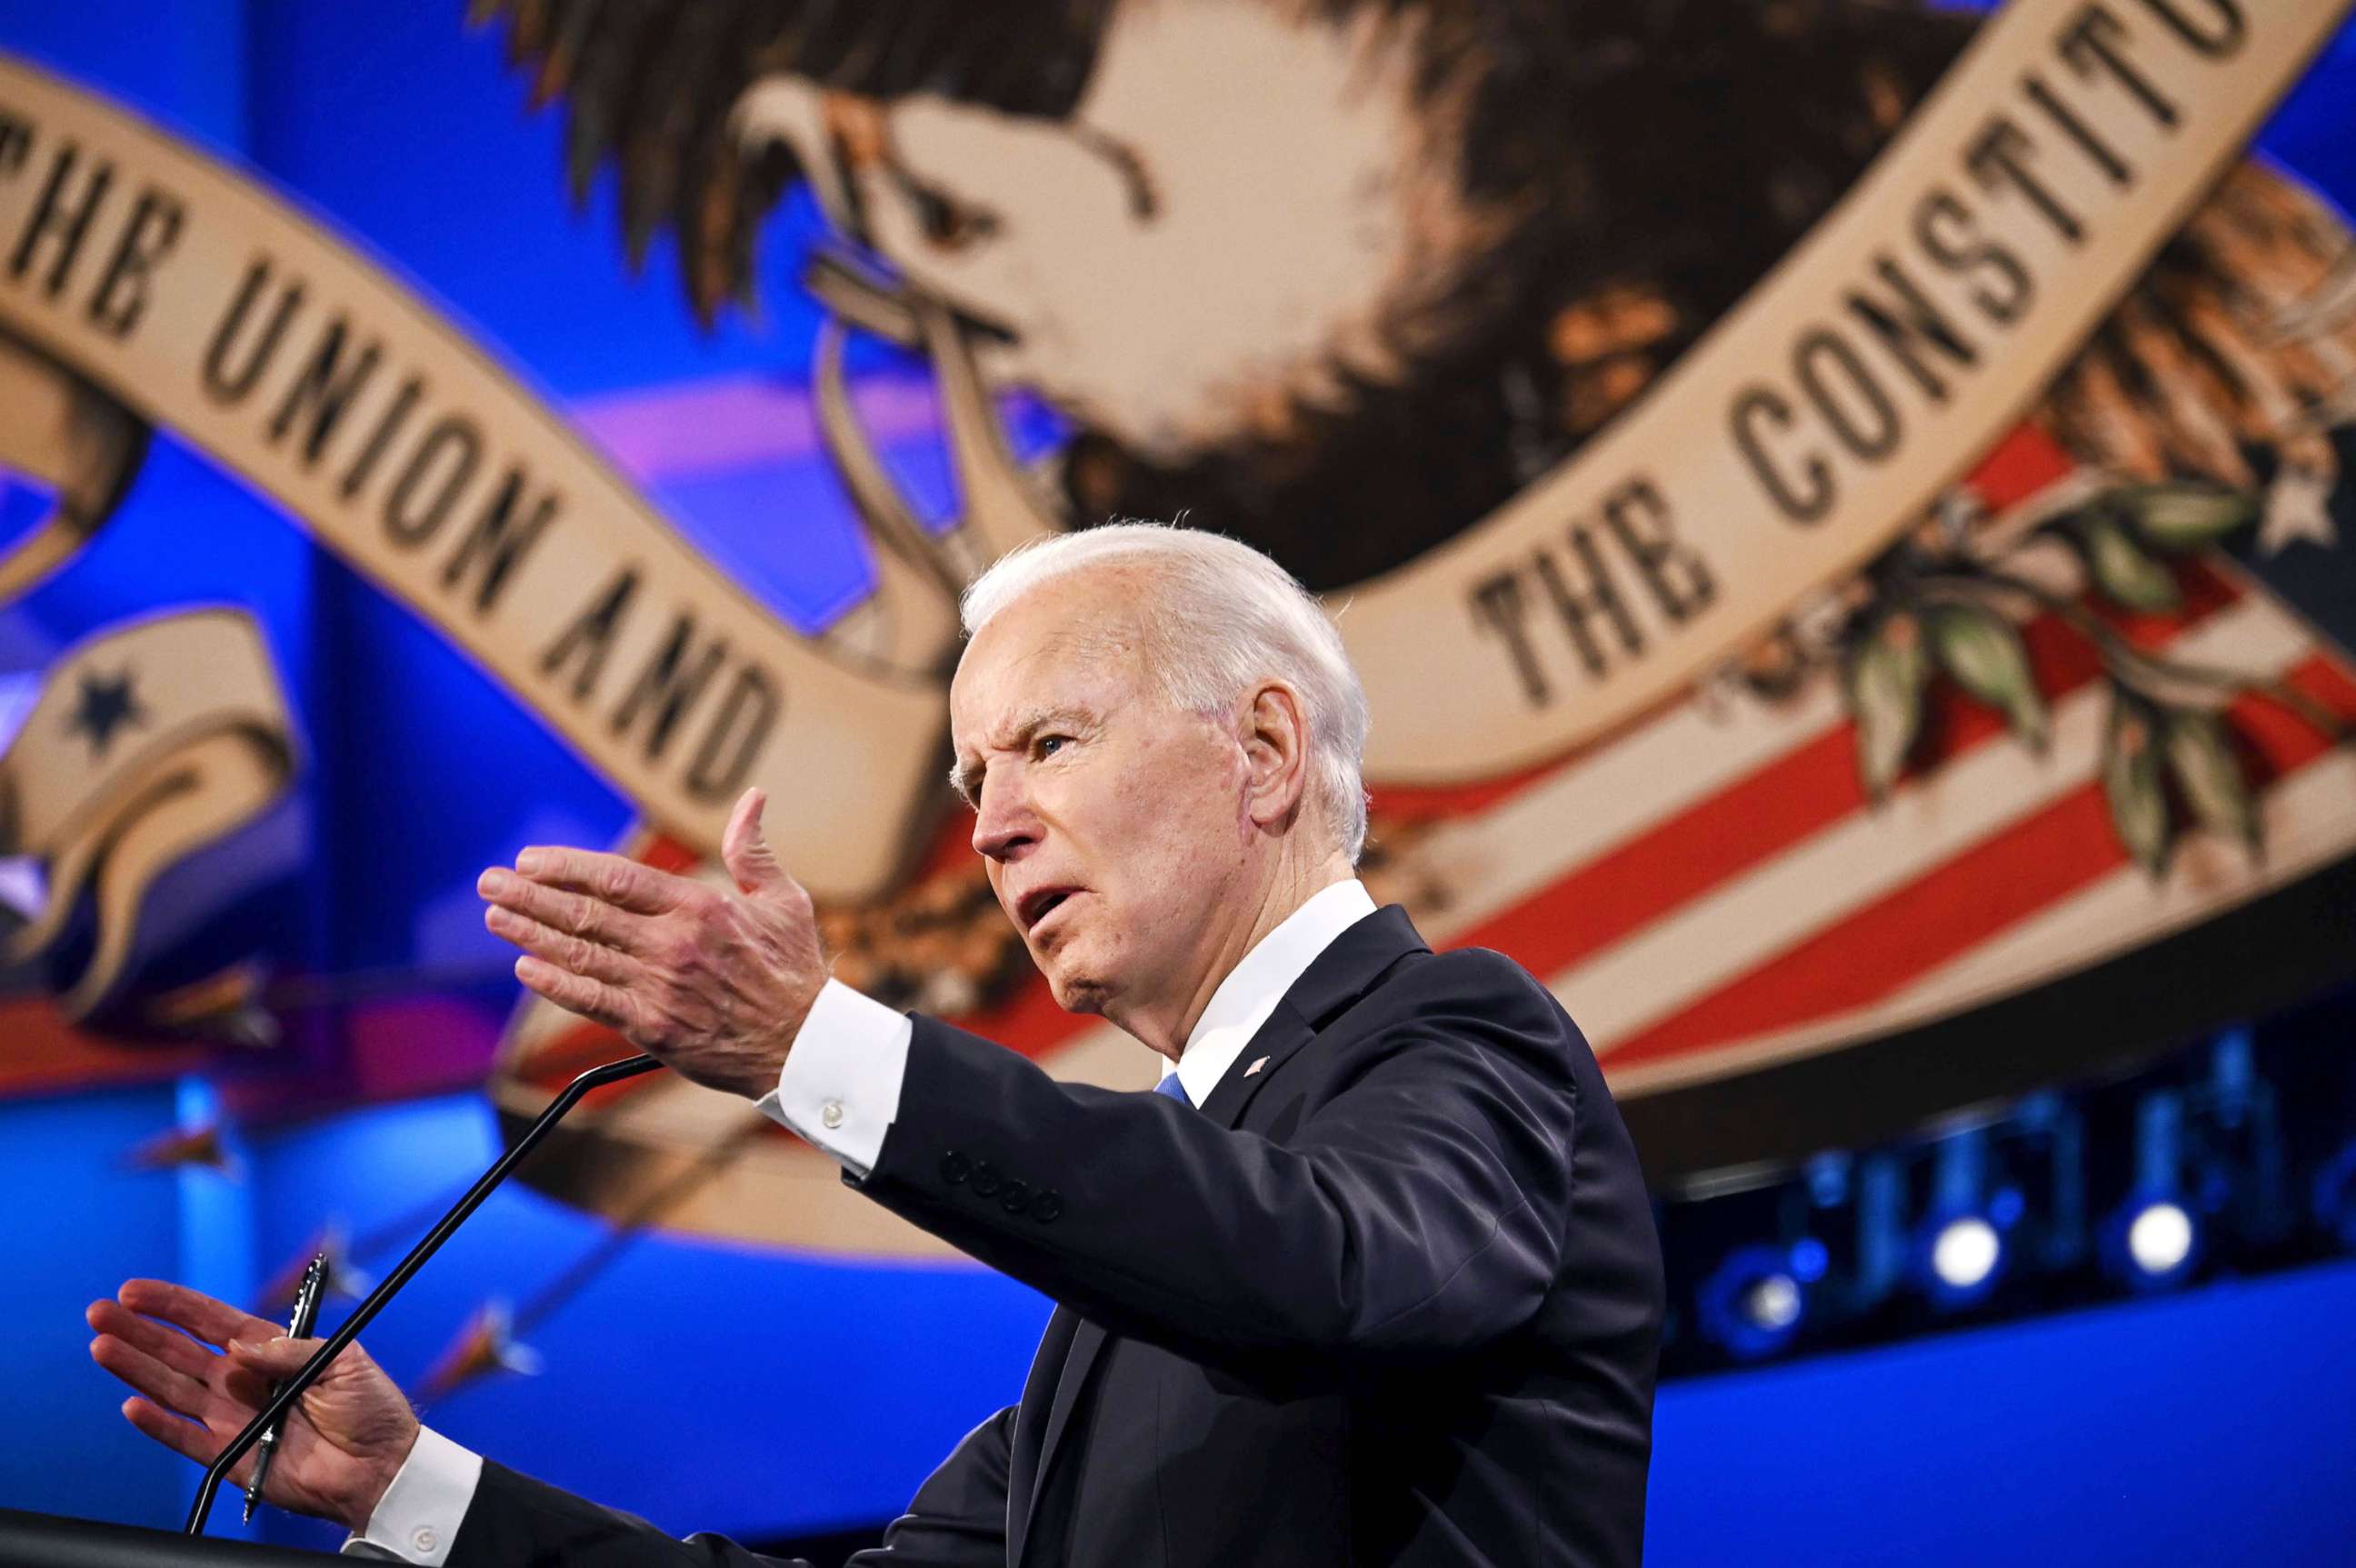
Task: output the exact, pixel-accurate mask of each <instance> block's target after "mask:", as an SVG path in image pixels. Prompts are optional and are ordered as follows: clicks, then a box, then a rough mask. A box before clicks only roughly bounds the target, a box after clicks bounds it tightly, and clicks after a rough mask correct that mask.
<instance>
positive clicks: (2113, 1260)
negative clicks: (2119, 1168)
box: [2103, 1191, 2202, 1291]
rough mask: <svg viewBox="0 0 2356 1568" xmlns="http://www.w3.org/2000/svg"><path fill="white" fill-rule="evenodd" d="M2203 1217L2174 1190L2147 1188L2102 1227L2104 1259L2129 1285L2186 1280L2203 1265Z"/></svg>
mask: <svg viewBox="0 0 2356 1568" xmlns="http://www.w3.org/2000/svg"><path fill="white" fill-rule="evenodd" d="M2201 1240H2202V1238H2201V1221H2200V1220H2199V1219H2196V1218H2195V1217H2194V1215H2193V1212H2192V1210H2191V1208H2190V1207H2189V1206H2187V1205H2186V1203H2185V1202H2184V1200H2183V1199H2182V1198H2180V1197H2178V1196H2177V1195H2176V1194H2174V1193H2172V1192H2148V1191H2147V1192H2142V1193H2138V1194H2136V1195H2135V1196H2134V1197H2129V1198H2128V1199H2127V1201H2126V1203H2124V1204H2122V1205H2120V1207H2119V1209H2118V1212H2117V1213H2115V1214H2114V1215H2113V1216H2112V1217H2111V1221H2110V1223H2109V1224H2108V1225H2106V1226H2105V1227H2104V1230H2103V1265H2104V1268H2105V1269H2107V1270H2108V1271H2109V1272H2110V1275H2111V1277H2112V1278H2113V1279H2115V1280H2116V1281H2118V1282H2119V1283H2121V1284H2123V1285H2126V1287H2127V1288H2128V1289H2129V1290H2137V1291H2154V1290H2166V1289H2168V1288H2169V1286H2170V1285H2178V1284H2182V1283H2184V1282H2185V1281H2186V1280H2188V1279H2190V1277H2191V1276H2192V1271H2193V1270H2195V1269H2197V1268H2199V1267H2200V1266H2201Z"/></svg>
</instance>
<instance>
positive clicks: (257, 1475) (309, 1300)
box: [245, 1252, 327, 1524]
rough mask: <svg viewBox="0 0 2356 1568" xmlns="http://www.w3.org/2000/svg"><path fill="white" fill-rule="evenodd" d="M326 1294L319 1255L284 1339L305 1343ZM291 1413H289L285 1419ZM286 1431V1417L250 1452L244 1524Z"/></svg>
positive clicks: (324, 1258)
mask: <svg viewBox="0 0 2356 1568" xmlns="http://www.w3.org/2000/svg"><path fill="white" fill-rule="evenodd" d="M325 1294H327V1253H325V1252H322V1253H320V1254H319V1255H318V1256H317V1257H316V1258H314V1259H312V1260H311V1262H310V1266H309V1267H307V1268H305V1270H304V1271H303V1283H301V1284H299V1285H297V1286H296V1287H295V1316H294V1318H293V1320H292V1321H290V1322H289V1323H288V1324H287V1325H286V1337H288V1338H289V1339H307V1338H309V1337H311V1326H312V1325H313V1324H314V1323H316V1322H317V1321H318V1319H319V1298H320V1297H321V1296H323V1295H325ZM294 1413H295V1412H293V1411H289V1412H286V1414H287V1415H292V1414H294ZM285 1428H286V1416H285V1415H282V1416H280V1417H279V1418H278V1421H277V1423H276V1424H275V1425H273V1427H271V1429H270V1430H269V1431H267V1432H265V1433H263V1434H262V1441H261V1442H259V1443H257V1444H254V1448H253V1479H252V1481H250V1482H248V1483H247V1484H246V1488H245V1522H246V1523H248V1524H252V1522H253V1509H254V1505H255V1504H256V1503H259V1502H260V1501H262V1481H263V1480H264V1479H265V1478H267V1477H268V1476H269V1475H270V1456H271V1455H273V1454H275V1453H277V1452H278V1434H280V1433H281V1432H284V1430H285Z"/></svg>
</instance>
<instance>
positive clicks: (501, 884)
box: [475, 866, 648, 956]
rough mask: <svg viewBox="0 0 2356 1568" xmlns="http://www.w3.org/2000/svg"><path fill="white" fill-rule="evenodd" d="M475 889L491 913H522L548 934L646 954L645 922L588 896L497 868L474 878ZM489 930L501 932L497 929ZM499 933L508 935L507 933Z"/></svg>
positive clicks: (627, 951) (646, 934) (646, 933)
mask: <svg viewBox="0 0 2356 1568" xmlns="http://www.w3.org/2000/svg"><path fill="white" fill-rule="evenodd" d="M475 890H476V891H477V893H480V894H481V895H482V896H483V897H486V898H487V899H489V900H490V901H491V908H493V909H506V910H509V911H510V912H512V913H514V914H518V915H521V916H523V917H524V918H526V919H529V920H535V921H537V922H539V923H540V924H541V925H543V926H546V927H548V928H549V929H552V930H555V931H560V932H563V933H565V934H567V935H571V936H576V937H581V938H583V939H584V940H589V941H593V942H595V943H596V944H597V945H598V946H600V947H606V948H611V949H613V950H615V951H616V952H626V953H637V954H639V955H641V956H643V955H644V954H645V952H646V950H647V947H648V930H647V929H646V928H647V925H648V922H647V921H646V920H645V919H644V918H641V917H639V916H637V915H634V914H631V913H630V912H628V911H627V910H625V909H618V908H615V907H613V906H612V905H610V904H603V903H600V902H598V900H597V899H595V898H594V897H590V896H589V895H588V894H586V893H575V892H573V891H572V890H571V889H569V888H563V887H547V886H541V884H540V883H537V882H534V881H532V880H531V879H530V877H528V876H519V875H516V874H515V873H514V872H511V871H508V870H505V869H502V868H501V867H498V866H493V867H492V868H491V869H490V870H488V871H486V872H484V873H483V875H481V876H480V877H479V878H477V880H476V883H475ZM491 929H493V930H495V931H499V928H498V927H497V926H493V927H492V928H491ZM499 934H500V935H501V936H507V935H508V933H507V932H505V931H499ZM510 940H512V939H510Z"/></svg>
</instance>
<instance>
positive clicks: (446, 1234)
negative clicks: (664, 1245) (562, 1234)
mask: <svg viewBox="0 0 2356 1568" xmlns="http://www.w3.org/2000/svg"><path fill="white" fill-rule="evenodd" d="M662 1065H663V1064H662V1063H661V1062H660V1061H659V1060H657V1059H656V1058H653V1057H631V1058H628V1059H627V1060H626V1061H618V1062H607V1063H606V1064H605V1066H604V1067H594V1068H591V1069H589V1070H588V1071H587V1072H584V1073H583V1074H582V1075H581V1076H580V1077H579V1078H576V1079H573V1081H572V1082H571V1083H568V1084H566V1085H565V1086H564V1092H562V1094H559V1095H558V1096H557V1097H556V1099H555V1100H554V1101H552V1102H551V1103H550V1105H549V1107H548V1109H547V1110H545V1111H543V1112H541V1113H540V1120H538V1121H537V1122H533V1123H532V1124H531V1125H530V1127H529V1128H528V1129H526V1130H525V1132H524V1134H523V1136H522V1137H520V1138H518V1139H517V1140H516V1142H515V1147H513V1148H511V1149H509V1151H508V1152H507V1153H506V1154H504V1155H501V1156H499V1159H498V1163H497V1164H495V1165H492V1166H491V1168H490V1169H489V1170H487V1171H485V1172H484V1173H483V1176H482V1179H481V1180H479V1181H477V1183H475V1185H474V1186H473V1187H468V1188H467V1189H466V1197H462V1198H460V1199H459V1200H458V1201H457V1202H456V1203H455V1205H453V1206H452V1207H451V1209H450V1212H449V1213H447V1214H445V1215H444V1216H443V1217H442V1218H441V1219H437V1220H435V1221H434V1229H433V1230H428V1231H427V1232H426V1233H425V1239H424V1240H422V1241H420V1242H418V1243H417V1245H416V1246H414V1247H412V1249H410V1252H409V1256H407V1257H405V1258H403V1259H402V1260H401V1262H400V1264H399V1265H398V1266H397V1267H395V1268H394V1270H393V1271H392V1273H389V1274H387V1275H385V1277H384V1283H382V1284H380V1285H379V1286H377V1287H376V1289H374V1290H372V1291H370V1292H369V1294H368V1299H366V1300H365V1301H363V1302H361V1303H360V1304H359V1305H358V1306H356V1307H354V1308H353V1309H352V1315H351V1316H349V1317H348V1318H346V1319H345V1320H344V1326H342V1327H341V1328H338V1329H337V1330H336V1331H335V1332H334V1333H333V1334H331V1335H329V1336H328V1337H327V1343H326V1344H324V1345H321V1346H320V1347H319V1348H318V1349H316V1350H315V1351H313V1352H312V1353H311V1359H309V1360H307V1361H305V1362H304V1363H303V1369H302V1370H301V1371H299V1372H297V1373H295V1375H294V1376H293V1377H291V1378H289V1379H287V1380H286V1383H285V1386H284V1387H283V1388H281V1389H280V1390H279V1391H278V1392H277V1393H276V1395H274V1396H273V1398H272V1399H271V1402H269V1403H268V1404H266V1405H264V1406H263V1407H262V1413H261V1414H259V1415H257V1416H255V1417H254V1418H253V1419H252V1421H249V1422H247V1423H245V1430H244V1431H242V1432H241V1433H239V1434H237V1435H236V1436H235V1437H232V1438H230V1443H229V1446H228V1447H226V1448H224V1449H222V1450H221V1451H220V1458H218V1459H215V1460H214V1461H213V1462H212V1466H211V1467H210V1468H209V1469H208V1470H206V1471H205V1480H204V1485H203V1486H201V1487H198V1488H197V1500H196V1502H195V1503H193V1504H192V1505H190V1507H189V1509H188V1522H187V1526H186V1527H185V1529H184V1530H183V1531H182V1533H184V1534H187V1535H202V1534H203V1533H204V1532H205V1519H206V1516H207V1515H209V1514H210V1513H211V1512H212V1509H213V1494H215V1493H216V1492H218V1491H220V1484H221V1478H222V1477H225V1476H227V1475H228V1474H229V1473H230V1470H231V1469H233V1468H235V1466H236V1465H237V1462H238V1461H239V1460H240V1459H242V1458H244V1457H245V1455H246V1454H247V1453H248V1451H250V1450H251V1449H252V1447H253V1445H254V1444H257V1443H259V1442H261V1441H262V1434H263V1433H265V1432H267V1431H269V1430H270V1428H271V1425H272V1423H274V1422H276V1421H277V1420H278V1418H279V1417H281V1416H283V1415H284V1414H285V1413H286V1412H288V1411H289V1410H292V1409H293V1408H294V1406H295V1401H296V1400H299V1399H301V1398H302V1397H303V1391H305V1389H307V1388H309V1387H310V1386H311V1385H312V1384H313V1383H316V1382H317V1381H318V1380H319V1377H320V1374H322V1373H324V1372H325V1371H326V1370H327V1366H328V1363H330V1362H332V1361H333V1360H334V1359H336V1358H337V1356H339V1355H341V1354H343V1350H344V1347H345V1346H347V1345H349V1344H350V1343H351V1342H352V1341H353V1340H355V1339H357V1338H359V1334H360V1330H361V1329H363V1328H366V1327H367V1326H369V1321H370V1320H371V1319H373V1318H374V1317H375V1316H376V1315H377V1314H378V1313H379V1312H380V1311H382V1310H383V1309H384V1304H385V1303H387V1302H389V1301H391V1299H392V1297H393V1294H394V1293H396V1292H397V1291H399V1290H400V1289H401V1287H402V1286H403V1285H405V1284H407V1283H409V1279H410V1276H411V1275H412V1274H414V1273H417V1271H418V1270H419V1269H421V1268H423V1267H424V1266H425V1260H426V1259H428V1258H430V1257H432V1256H433V1255H434V1252H435V1251H438V1250H439V1249H440V1248H441V1245H442V1243H443V1242H444V1241H447V1240H449V1239H450V1237H451V1235H452V1234H453V1233H454V1232H455V1231H456V1230H457V1229H458V1227H459V1226H461V1225H463V1224H465V1223H466V1217H467V1216H468V1215H470V1214H472V1213H474V1212H475V1210H476V1209H477V1208H481V1207H482V1204H483V1199H485V1198H487V1197H490V1196H491V1193H492V1191H493V1189H495V1188H496V1187H498V1185H499V1184H500V1183H501V1182H503V1181H505V1180H507V1179H508V1176H509V1173H511V1172H512V1171H513V1170H514V1169H515V1168H516V1166H518V1165H521V1164H522V1163H523V1160H524V1156H525V1155H529V1154H530V1153H531V1152H532V1150H533V1149H534V1148H535V1147H537V1146H538V1145H539V1144H540V1141H541V1139H542V1138H544V1137H546V1136H547V1135H548V1133H549V1132H550V1131H551V1130H552V1129H553V1128H554V1127H555V1125H556V1124H557V1122H561V1121H562V1120H563V1118H564V1113H565V1112H568V1111H570V1110H572V1109H573V1106H574V1105H576V1104H578V1103H579V1102H580V1100H581V1097H582V1096H583V1095H584V1094H586V1093H588V1092H589V1091H590V1090H593V1089H602V1088H604V1087H605V1085H606V1084H609V1083H619V1082H621V1081H622V1079H626V1078H636V1077H637V1076H638V1075H639V1074H640V1073H647V1072H652V1071H654V1070H655V1069H657V1068H659V1067H660V1066H662Z"/></svg>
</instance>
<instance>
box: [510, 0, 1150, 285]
mask: <svg viewBox="0 0 2356 1568" xmlns="http://www.w3.org/2000/svg"><path fill="white" fill-rule="evenodd" d="M1114 4H1115V0H695V3H694V4H679V3H677V0H474V4H473V5H471V7H470V9H469V12H468V21H469V23H470V25H475V26H481V25H484V24H487V23H489V22H491V21H493V20H495V19H503V20H504V22H505V24H506V38H507V51H508V59H509V65H510V67H511V68H515V69H519V70H523V71H524V72H526V73H528V75H529V77H530V103H531V107H532V108H534V109H539V108H541V107H544V106H545V105H547V104H548V103H549V102H552V101H553V100H556V99H559V98H561V99H562V100H564V102H565V104H566V108H567V117H566V125H565V145H564V162H565V175H566V179H567V183H568V184H569V186H570V188H571V190H572V194H573V200H574V202H575V203H576V204H582V203H585V202H586V200H587V199H588V194H589V190H590V188H591V187H592V185H593V184H594V181H595V179H596V177H597V175H598V173H599V171H600V170H601V169H603V168H605V167H606V166H609V165H610V166H613V167H614V168H615V169H616V172H617V176H618V179H619V188H620V197H621V218H622V236H623V242H624V244H625V247H626V250H627V252H628V254H629V259H630V263H631V265H632V266H633V267H636V266H637V265H639V264H641V263H643V262H644V260H645V257H646V253H647V250H648V246H649V245H650V244H651V243H652V242H653V241H654V238H655V236H656V235H657V234H658V233H659V232H660V231H662V230H664V229H665V228H669V230H671V231H673V232H674V233H675V234H676V235H677V236H678V240H679V246H680V261H681V263H682V265H681V272H682V273H683V274H684V276H685V278H686V284H687V291H688V297H689V300H690V302H691V304H692V306H694V309H695V312H696V315H697V317H698V318H699V319H701V321H703V322H704V323H705V324H706V325H709V324H710V323H711V322H712V319H713V318H714V317H716V316H717V315H718V313H719V311H720V309H721V307H722V306H724V305H726V304H727V303H729V302H730V301H732V300H733V301H735V302H737V303H739V304H749V303H750V301H751V299H752V296H753V293H754V284H755V277H756V275H757V274H756V272H755V243H756V238H757V235H758V233H759V230H760V226H761V221H762V220H763V219H764V218H765V217H766V215H767V213H768V212H769V210H770V209H772V208H773V207H774V206H776V202H777V201H778V199H780V198H781V197H782V196H783V195H784V193H785V192H786V190H787V188H789V187H790V186H792V185H793V184H794V183H795V182H796V180H798V178H800V177H801V174H802V171H801V169H800V168H799V166H798V164H797V162H796V159H795V157H794V156H793V154H792V152H791V151H790V150H788V149H787V147H786V146H785V145H783V144H782V143H777V142H763V143H762V144H761V145H754V146H747V145H744V144H743V142H742V141H741V139H740V138H739V137H738V136H737V135H735V134H734V131H733V129H732V126H731V116H732V113H733V112H734V108H735V106H736V103H737V102H738V101H739V99H741V98H742V97H743V96H744V92H745V91H746V90H748V89H749V88H751V87H752V86H753V85H754V84H755V82H757V81H761V80H762V79H764V78H766V77H771V76H777V75H785V76H792V77H796V78H799V79H801V80H803V81H809V82H810V83H812V84H814V85H817V86H820V87H826V88H831V89H836V90H839V91H844V92H850V93H855V94H858V95H861V96H863V97H868V98H874V99H889V98H895V97H901V96H905V95H908V94H912V93H919V92H928V93H936V94H939V95H940V96H943V97H948V98H954V99H957V100H958V101H959V102H967V103H973V104H978V105H980V106H982V107H986V108H991V109H996V110H999V111H1001V112H1002V113H1010V114H1023V115H1036V116H1046V117H1060V116H1063V115H1066V114H1068V113H1071V110H1072V107H1073V105H1074V104H1075V103H1076V102H1077V101H1078V99H1079V95H1080V92H1081V90H1082V88H1083V87H1084V86H1085V85H1086V83H1087V77H1088V71H1089V69H1090V67H1091V66H1092V65H1093V64H1094V63H1095V59H1096V49H1097V44H1098V38H1099V36H1100V34H1101V32H1102V30H1103V24H1104V20H1105V17H1106V16H1107V14H1108V13H1109V11H1110V10H1111V8H1112V5H1114Z"/></svg>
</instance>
